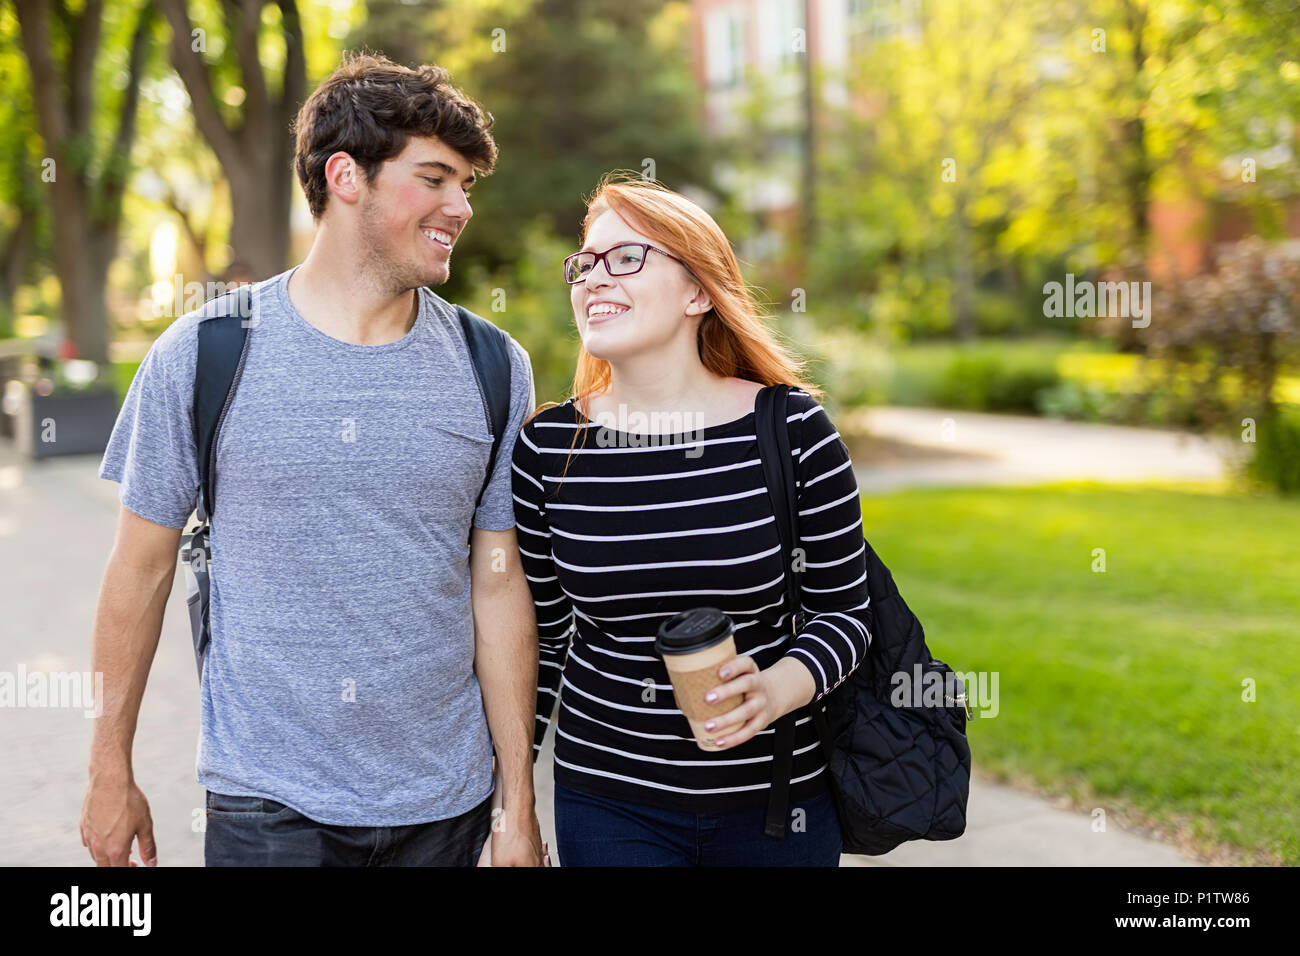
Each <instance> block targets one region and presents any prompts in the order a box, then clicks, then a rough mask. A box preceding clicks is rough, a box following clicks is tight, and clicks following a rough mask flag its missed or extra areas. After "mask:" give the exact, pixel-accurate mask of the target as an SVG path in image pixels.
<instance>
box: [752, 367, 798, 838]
mask: <svg viewBox="0 0 1300 956" xmlns="http://www.w3.org/2000/svg"><path fill="white" fill-rule="evenodd" d="M789 397H790V386H789V385H769V386H768V387H766V388H764V389H762V390H761V391H760V392H759V393H758V397H757V399H756V401H755V403H754V428H755V434H756V436H757V438H758V450H759V458H760V459H761V460H762V463H763V477H764V479H765V480H766V482H767V491H768V495H769V497H770V498H771V501H772V514H773V516H775V518H776V529H777V534H778V535H779V537H780V539H781V560H782V562H783V566H784V568H785V596H786V604H787V605H788V606H789V608H790V634H791V639H793V638H794V637H797V636H798V634H799V628H800V626H801V625H802V623H803V621H802V619H803V613H802V609H801V604H800V579H801V577H802V574H801V573H800V571H799V568H800V566H801V565H800V562H797V561H795V560H794V558H795V550H794V549H795V541H796V533H797V528H798V520H799V518H798V513H797V508H798V506H797V504H796V498H795V476H794V463H793V462H792V461H791V460H790V456H791V450H790V433H789V429H788V428H787V425H786V416H787V408H788V402H789ZM796 713H797V711H792V712H790V713H788V714H786V715H785V716H783V717H781V718H779V719H778V720H777V721H776V723H775V724H774V725H773V735H774V738H775V739H774V744H773V753H772V788H771V790H770V792H769V795H768V802H767V820H766V822H765V823H764V826H763V832H764V833H766V834H767V835H768V836H770V837H775V838H776V839H778V840H779V839H783V838H784V837H785V818H786V812H787V810H788V809H789V806H790V774H791V770H792V768H793V766H794V722H795V715H796Z"/></svg>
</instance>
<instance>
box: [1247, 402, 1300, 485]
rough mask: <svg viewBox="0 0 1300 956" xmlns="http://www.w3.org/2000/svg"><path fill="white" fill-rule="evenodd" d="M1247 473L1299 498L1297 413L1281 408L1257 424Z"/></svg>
mask: <svg viewBox="0 0 1300 956" xmlns="http://www.w3.org/2000/svg"><path fill="white" fill-rule="evenodd" d="M1246 473H1247V474H1248V475H1249V476H1250V477H1251V478H1254V479H1255V480H1257V481H1260V482H1263V483H1264V484H1266V485H1268V486H1269V487H1271V488H1275V489H1277V490H1278V491H1280V492H1282V493H1283V494H1288V495H1300V409H1297V408H1281V409H1278V410H1277V411H1275V412H1274V413H1273V414H1272V415H1270V416H1269V417H1268V418H1266V419H1264V420H1263V421H1261V422H1259V423H1258V427H1257V430H1256V435H1255V455H1254V457H1253V458H1252V459H1251V460H1250V462H1249V464H1248V465H1247V467H1246Z"/></svg>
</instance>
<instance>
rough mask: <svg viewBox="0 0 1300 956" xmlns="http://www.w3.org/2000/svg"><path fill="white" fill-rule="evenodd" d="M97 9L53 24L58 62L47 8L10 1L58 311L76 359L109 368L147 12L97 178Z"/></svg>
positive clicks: (97, 0) (92, 3)
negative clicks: (60, 52) (42, 152)
mask: <svg viewBox="0 0 1300 956" xmlns="http://www.w3.org/2000/svg"><path fill="white" fill-rule="evenodd" d="M102 8H103V3H102V0H86V3H85V5H84V7H83V9H82V12H81V14H80V15H78V16H73V15H71V14H69V13H67V12H66V11H63V13H62V14H61V15H60V17H59V22H60V24H66V26H67V30H68V33H69V37H68V42H67V44H66V48H67V52H66V54H65V57H66V59H65V60H64V61H63V62H61V63H60V62H57V61H56V60H55V57H54V52H53V51H54V50H55V44H54V43H53V38H52V37H51V35H50V24H49V5H48V4H47V3H45V2H44V0H17V3H16V11H17V14H18V25H19V28H20V30H21V32H22V46H23V52H24V54H25V55H26V58H27V64H28V68H29V69H30V71H31V80H32V98H33V100H34V102H35V106H36V121H37V128H38V129H39V130H40V134H41V139H42V140H44V143H45V148H46V150H47V152H48V154H49V158H50V159H53V160H54V167H53V174H54V175H53V179H52V180H51V181H50V182H49V183H44V185H47V186H48V187H49V190H50V206H51V211H52V214H53V222H52V225H53V232H54V269H55V274H56V275H57V277H58V280H59V286H60V289H61V292H62V302H61V303H60V311H61V313H62V317H63V322H64V327H65V329H66V331H67V336H68V338H69V339H70V340H71V342H72V347H73V350H74V351H75V353H76V355H77V357H78V358H83V359H89V360H90V361H92V362H97V363H100V364H105V363H107V362H108V308H107V303H106V302H105V299H104V291H105V287H106V284H107V277H108V266H109V263H110V262H111V261H112V258H113V256H114V254H115V253H116V246H117V235H118V228H119V225H120V223H121V215H122V191H123V186H124V184H125V179H126V165H125V157H127V156H129V155H130V152H131V143H132V142H133V140H134V138H135V115H136V108H137V105H138V103H139V89H140V77H141V74H142V72H143V64H144V53H145V49H146V46H147V44H148V39H149V26H150V23H151V15H152V7H151V6H150V5H149V4H147V3H146V4H145V5H144V6H143V7H142V8H141V12H140V17H139V21H138V22H137V24H136V29H135V32H134V34H133V36H132V40H131V50H130V54H129V56H130V60H129V62H130V72H129V74H128V76H127V87H126V95H125V99H124V102H123V107H122V112H121V114H119V116H118V118H117V130H116V134H115V136H114V139H113V142H112V144H111V145H110V147H109V153H108V155H107V158H106V160H105V162H103V163H102V164H101V165H102V167H103V172H102V173H101V174H100V175H99V177H98V179H97V180H96V179H94V178H92V177H91V175H90V171H89V170H90V168H91V167H92V161H91V158H90V156H89V146H88V144H90V143H91V142H92V139H91V122H92V119H93V116H94V109H95V107H94V65H95V59H96V56H97V53H98V50H99V42H100V37H99V30H100V16H101V13H102Z"/></svg>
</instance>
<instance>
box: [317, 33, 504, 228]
mask: <svg viewBox="0 0 1300 956" xmlns="http://www.w3.org/2000/svg"><path fill="white" fill-rule="evenodd" d="M491 129H492V114H491V113H488V112H486V111H485V110H483V109H482V108H480V107H479V105H478V104H477V103H475V102H474V101H473V100H471V99H470V98H469V97H467V96H466V95H465V94H464V93H462V92H461V91H460V90H458V89H456V88H455V87H454V86H452V85H451V82H450V78H449V76H448V74H447V71H446V70H444V69H443V68H442V67H439V66H429V65H425V66H421V67H419V68H418V69H411V68H410V67H405V66H401V65H399V64H397V63H394V62H393V61H392V60H389V59H388V58H387V57H385V56H383V55H378V54H369V53H358V54H354V55H352V56H350V57H349V56H346V55H345V57H344V59H343V62H342V64H340V66H339V68H338V69H337V70H335V71H334V72H333V73H331V74H330V75H329V76H328V77H327V78H326V79H325V81H324V82H322V83H321V85H320V86H318V87H317V88H316V91H315V92H314V93H312V95H311V96H309V97H308V98H307V102H305V103H303V105H302V109H300V110H299V111H298V118H297V120H295V122H294V132H295V135H296V137H297V147H296V150H295V153H294V161H293V162H294V169H295V170H296V172H297V174H298V182H300V183H301V184H302V190H303V192H304V193H305V194H306V196H307V205H308V206H309V207H310V208H311V215H312V218H313V219H314V220H316V221H318V222H319V221H320V218H321V216H322V215H324V213H325V203H326V202H327V201H328V199H329V187H328V186H327V185H326V184H325V161H326V160H327V159H329V158H330V157H331V156H333V155H334V154H335V153H337V152H339V151H340V150H341V151H343V152H345V153H347V154H349V155H350V156H351V157H352V158H353V159H354V160H356V162H357V165H358V166H360V167H361V170H362V172H364V173H365V176H366V179H367V180H369V181H373V180H374V178H375V176H376V175H377V174H378V172H379V168H380V166H381V165H382V164H383V163H384V162H385V161H386V160H389V159H392V158H393V157H394V156H396V155H398V154H399V153H400V152H401V151H402V150H403V149H405V148H406V141H407V138H408V137H410V136H436V137H437V138H438V139H439V140H441V141H442V142H443V143H445V144H446V145H447V146H449V147H451V148H452V149H454V150H455V151H456V152H458V153H460V154H461V155H462V156H464V157H465V159H467V160H468V161H469V163H470V165H471V166H472V167H473V168H474V169H475V170H476V171H478V172H479V173H481V174H483V175H487V174H488V173H491V172H492V169H493V167H495V166H496V161H497V144H496V142H495V141H494V140H493V139H492V133H491Z"/></svg>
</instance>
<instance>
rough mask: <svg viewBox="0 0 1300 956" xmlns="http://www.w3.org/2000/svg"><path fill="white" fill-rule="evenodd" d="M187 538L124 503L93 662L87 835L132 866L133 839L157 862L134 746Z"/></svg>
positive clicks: (110, 859) (112, 860) (105, 859)
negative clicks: (96, 711)
mask: <svg viewBox="0 0 1300 956" xmlns="http://www.w3.org/2000/svg"><path fill="white" fill-rule="evenodd" d="M180 537H181V530H180V529H179V528H167V527H163V526H162V525H158V524H154V523H153V522H152V521H147V520H145V519H144V518H141V517H139V516H138V515H136V514H134V513H133V512H131V511H129V510H128V509H127V508H125V507H122V508H121V510H120V513H119V515H118V524H117V537H116V540H115V541H114V543H113V551H112V554H111V555H110V556H109V559H108V567H107V568H106V569H105V571H104V580H103V583H102V584H101V586H100V590H99V607H98V610H97V611H96V612H95V628H94V635H93V637H92V643H91V669H92V670H93V671H95V672H97V673H102V674H103V675H104V690H103V697H104V701H103V704H104V707H103V713H102V714H101V715H100V717H99V718H98V719H97V720H96V721H95V726H94V730H93V733H92V737H91V746H90V782H89V784H88V785H87V787H86V797H85V801H84V802H83V804H82V808H81V842H82V844H83V845H84V846H86V847H87V848H88V849H89V850H90V855H91V856H92V857H93V858H94V860H95V862H96V863H97V864H98V865H100V866H126V865H127V864H128V863H129V862H130V857H131V841H132V839H135V840H137V841H138V847H139V851H140V859H141V860H143V861H144V862H145V864H146V865H149V866H152V865H154V864H155V863H156V862H157V856H158V850H157V845H156V844H155V843H154V836H153V820H152V818H151V817H150V815H149V804H148V801H146V800H145V797H144V794H143V793H141V792H140V789H139V788H138V787H137V786H136V785H135V774H134V768H133V767H132V763H131V750H132V744H133V742H134V740H135V727H136V720H137V718H138V717H139V714H140V701H141V699H142V698H143V697H144V688H145V684H146V682H147V681H148V679H149V668H150V667H151V666H152V664H153V658H154V653H155V652H156V651H157V649H158V638H159V635H160V634H161V632H162V620H163V610H164V608H165V607H166V605H167V597H168V595H169V594H170V593H171V588H172V581H173V580H174V578H175V574H176V552H177V549H178V548H179V546H180ZM131 865H134V864H133V863H132V864H131Z"/></svg>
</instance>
